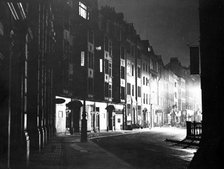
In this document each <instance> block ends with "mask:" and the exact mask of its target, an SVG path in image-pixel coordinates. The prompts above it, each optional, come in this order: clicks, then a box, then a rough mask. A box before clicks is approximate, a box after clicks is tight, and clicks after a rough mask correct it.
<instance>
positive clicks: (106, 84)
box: [104, 82, 109, 97]
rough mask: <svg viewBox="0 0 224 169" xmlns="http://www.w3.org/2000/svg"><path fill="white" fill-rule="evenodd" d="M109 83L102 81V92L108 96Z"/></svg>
mask: <svg viewBox="0 0 224 169" xmlns="http://www.w3.org/2000/svg"><path fill="white" fill-rule="evenodd" d="M108 90H109V84H108V83H107V82H105V83H104V94H105V97H108V95H109V92H108Z"/></svg>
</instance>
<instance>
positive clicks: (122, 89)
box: [121, 87, 124, 99]
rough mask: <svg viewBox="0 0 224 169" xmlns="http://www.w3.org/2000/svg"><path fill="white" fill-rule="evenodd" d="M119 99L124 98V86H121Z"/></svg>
mask: <svg viewBox="0 0 224 169" xmlns="http://www.w3.org/2000/svg"><path fill="white" fill-rule="evenodd" d="M121 99H124V87H121Z"/></svg>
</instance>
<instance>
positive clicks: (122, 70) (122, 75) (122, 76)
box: [121, 66, 124, 79]
mask: <svg viewBox="0 0 224 169" xmlns="http://www.w3.org/2000/svg"><path fill="white" fill-rule="evenodd" d="M121 78H122V79H124V67H123V66H121Z"/></svg>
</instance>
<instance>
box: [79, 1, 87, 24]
mask: <svg viewBox="0 0 224 169" xmlns="http://www.w3.org/2000/svg"><path fill="white" fill-rule="evenodd" d="M79 15H80V16H81V17H83V18H84V19H87V20H89V12H88V9H87V6H86V5H84V4H83V3H82V2H79Z"/></svg>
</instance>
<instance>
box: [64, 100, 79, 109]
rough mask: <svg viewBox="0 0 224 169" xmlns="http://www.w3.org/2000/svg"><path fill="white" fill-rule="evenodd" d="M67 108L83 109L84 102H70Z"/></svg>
mask: <svg viewBox="0 0 224 169" xmlns="http://www.w3.org/2000/svg"><path fill="white" fill-rule="evenodd" d="M66 106H67V107H68V108H69V109H73V108H80V107H82V102H80V101H79V100H73V101H70V102H69V103H67V104H66Z"/></svg>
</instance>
